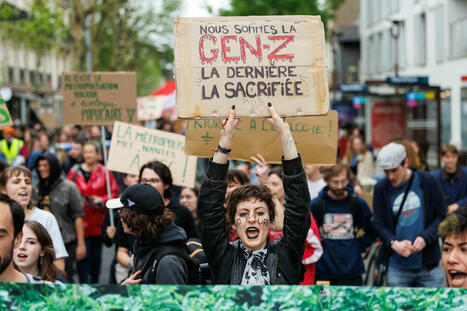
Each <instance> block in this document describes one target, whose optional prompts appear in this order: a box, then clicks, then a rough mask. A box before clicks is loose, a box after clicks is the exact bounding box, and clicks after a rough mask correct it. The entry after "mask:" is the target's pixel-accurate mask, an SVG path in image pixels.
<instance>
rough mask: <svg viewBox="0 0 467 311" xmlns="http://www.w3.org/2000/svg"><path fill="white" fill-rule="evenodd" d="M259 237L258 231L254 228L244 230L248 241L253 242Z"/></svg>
mask: <svg viewBox="0 0 467 311" xmlns="http://www.w3.org/2000/svg"><path fill="white" fill-rule="evenodd" d="M258 235H259V229H258V228H256V227H248V228H247V229H246V236H247V238H248V239H250V240H254V239H256V238H257V237H258Z"/></svg>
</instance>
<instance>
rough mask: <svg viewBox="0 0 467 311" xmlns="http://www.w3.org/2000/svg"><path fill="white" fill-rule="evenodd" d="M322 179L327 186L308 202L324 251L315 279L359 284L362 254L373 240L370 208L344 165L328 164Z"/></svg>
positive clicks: (362, 268) (341, 283)
mask: <svg viewBox="0 0 467 311" xmlns="http://www.w3.org/2000/svg"><path fill="white" fill-rule="evenodd" d="M324 180H325V181H326V183H327V186H326V187H325V188H324V189H323V190H321V192H320V193H319V195H318V198H316V199H314V200H313V201H312V202H311V212H312V213H313V217H314V218H315V219H316V222H317V223H318V226H319V229H320V235H321V243H322V245H323V251H324V253H323V256H322V257H321V258H320V259H319V261H318V263H317V264H316V280H322V281H330V282H331V285H347V286H349V285H350V286H361V285H362V283H363V280H362V274H363V273H364V272H365V267H364V265H363V259H362V255H361V254H362V252H364V251H365V250H366V248H367V247H369V246H370V245H371V244H372V243H373V241H374V234H373V228H372V224H371V211H370V208H369V207H368V204H366V202H365V200H363V199H362V198H360V197H358V196H357V195H356V194H354V192H353V188H352V187H351V186H350V185H349V168H348V166H347V165H345V164H338V165H335V166H331V167H327V168H326V169H325V171H324Z"/></svg>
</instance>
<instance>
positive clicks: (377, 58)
mask: <svg viewBox="0 0 467 311" xmlns="http://www.w3.org/2000/svg"><path fill="white" fill-rule="evenodd" d="M382 44H383V34H382V33H381V32H380V33H378V35H377V36H376V44H375V45H376V48H375V54H374V55H375V56H374V58H373V62H374V63H373V64H374V66H375V69H376V72H381V69H382V59H381V51H382Z"/></svg>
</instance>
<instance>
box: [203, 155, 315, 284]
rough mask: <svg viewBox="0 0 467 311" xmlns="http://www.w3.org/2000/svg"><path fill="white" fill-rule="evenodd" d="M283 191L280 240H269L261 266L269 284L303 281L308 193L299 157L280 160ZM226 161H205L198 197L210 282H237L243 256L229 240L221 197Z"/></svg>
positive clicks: (242, 265) (238, 282) (235, 243)
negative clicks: (282, 222) (205, 178)
mask: <svg viewBox="0 0 467 311" xmlns="http://www.w3.org/2000/svg"><path fill="white" fill-rule="evenodd" d="M282 167H283V176H282V177H283V181H284V191H285V210H284V228H283V236H282V238H281V239H279V240H277V241H274V242H269V239H268V240H267V244H266V248H267V250H268V252H267V256H266V259H265V265H266V267H267V269H268V272H269V276H270V278H271V279H270V283H271V284H272V285H274V284H298V283H299V282H300V281H302V280H303V273H304V269H303V265H302V256H303V251H304V248H305V240H306V237H307V233H308V229H309V228H310V221H311V220H310V201H311V200H310V193H309V192H308V183H307V179H306V175H305V171H304V170H303V166H302V161H301V158H300V157H297V158H295V159H292V160H284V159H283V160H282ZM227 170H228V164H218V163H214V162H212V161H209V165H208V171H207V173H206V176H207V180H205V181H204V182H203V184H202V186H201V190H200V195H199V198H198V208H197V210H198V217H199V228H200V235H201V242H202V244H203V249H204V251H205V253H206V256H207V258H208V262H209V268H210V269H211V275H212V278H213V283H214V284H234V285H238V284H241V282H242V278H243V272H244V270H245V265H246V259H245V257H244V256H242V255H241V252H240V242H239V240H237V241H234V242H231V243H229V240H228V233H227V230H226V228H227V226H226V218H225V210H224V200H225V193H226V190H227Z"/></svg>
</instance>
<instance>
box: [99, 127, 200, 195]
mask: <svg viewBox="0 0 467 311" xmlns="http://www.w3.org/2000/svg"><path fill="white" fill-rule="evenodd" d="M184 150H185V137H184V136H183V135H180V134H174V133H169V132H165V131H159V130H153V129H149V128H145V127H141V126H136V125H131V124H128V123H124V122H118V121H116V122H115V123H114V127H113V132H112V142H111V144H110V152H109V160H108V164H107V167H108V168H109V170H111V171H116V172H122V173H128V174H135V175H138V174H139V169H140V167H141V166H143V165H144V164H145V163H147V162H149V161H154V160H157V161H160V162H162V163H164V164H165V165H167V166H168V167H169V168H170V171H171V172H172V178H173V183H174V184H175V185H179V186H187V187H193V186H194V184H195V174H196V157H194V156H187V155H185V151H184Z"/></svg>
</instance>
